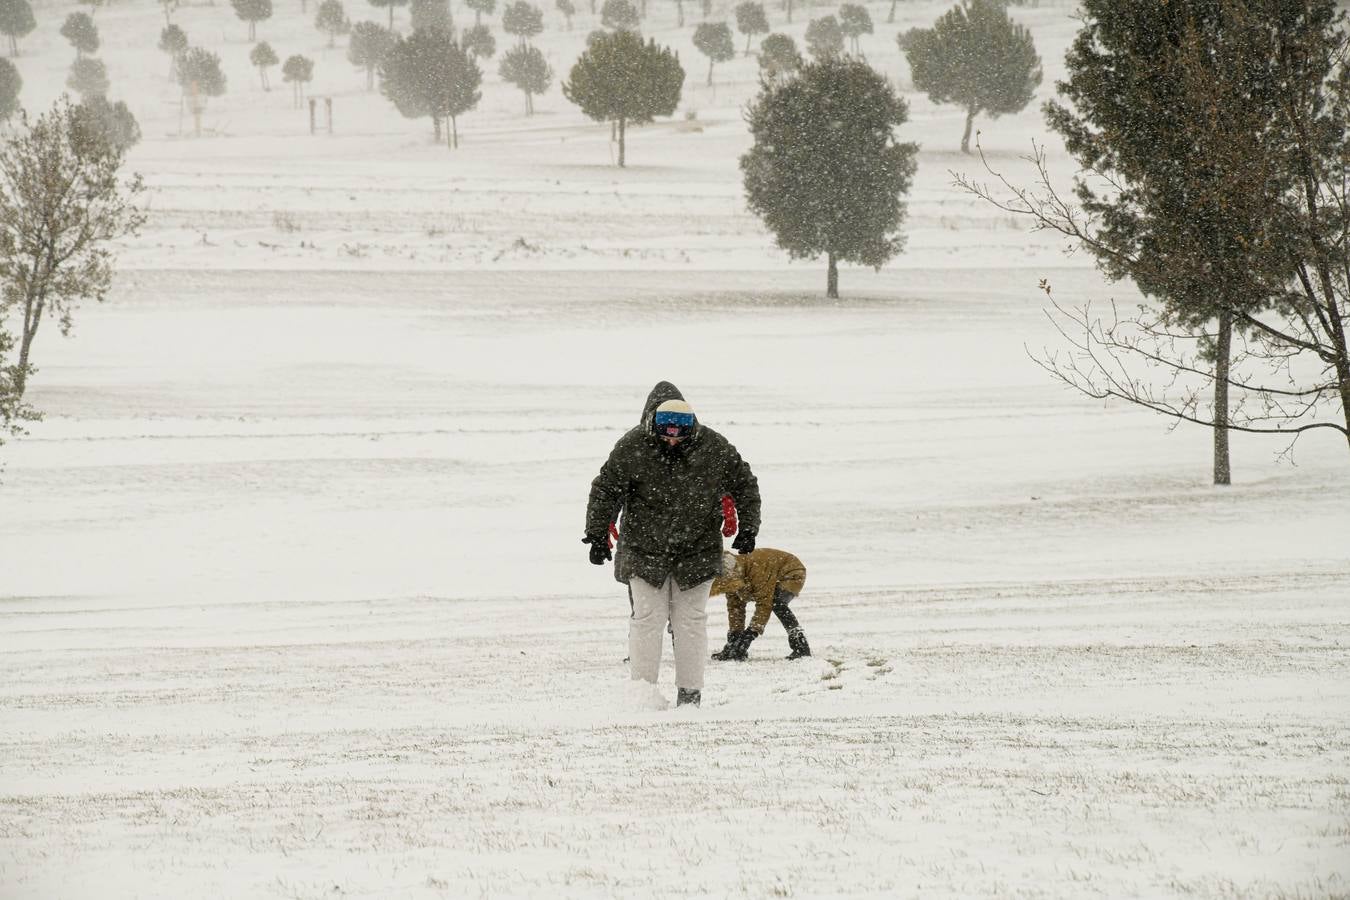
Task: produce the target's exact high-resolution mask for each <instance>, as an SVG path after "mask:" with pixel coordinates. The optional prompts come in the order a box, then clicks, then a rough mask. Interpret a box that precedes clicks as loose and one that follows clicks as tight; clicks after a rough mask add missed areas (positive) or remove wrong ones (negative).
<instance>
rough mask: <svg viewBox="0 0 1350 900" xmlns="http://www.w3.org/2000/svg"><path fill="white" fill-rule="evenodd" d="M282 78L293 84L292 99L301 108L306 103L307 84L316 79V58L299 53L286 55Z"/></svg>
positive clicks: (297, 107)
mask: <svg viewBox="0 0 1350 900" xmlns="http://www.w3.org/2000/svg"><path fill="white" fill-rule="evenodd" d="M281 80H282V81H284V82H286V83H287V84H289V85H290V86H291V99H292V100H293V102H294V105H295V108H296V109H300V108H301V107H303V106H304V104H305V85H307V84H309V83H310V82H311V81H313V80H314V60H312V59H310V58H309V57H307V56H302V55H300V54H299V53H297V54H295V55H294V56H288V57H286V61H285V62H284V63H282V64H281Z"/></svg>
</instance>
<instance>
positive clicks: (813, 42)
mask: <svg viewBox="0 0 1350 900" xmlns="http://www.w3.org/2000/svg"><path fill="white" fill-rule="evenodd" d="M806 51H807V52H808V53H810V54H811V56H812V57H814V58H815V60H816V61H817V62H821V61H824V60H826V59H828V58H829V57H831V56H839V55H840V54H841V53H843V52H844V31H843V29H841V28H840V27H839V20H838V19H836V18H835V17H834V16H825V17H823V18H820V19H812V20H811V23H810V24H809V25H807V26H806Z"/></svg>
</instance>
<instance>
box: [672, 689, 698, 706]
mask: <svg viewBox="0 0 1350 900" xmlns="http://www.w3.org/2000/svg"><path fill="white" fill-rule="evenodd" d="M702 702H703V692H702V691H696V690H694V689H693V688H680V689H679V690H677V691H676V692H675V705H676V706H684V705H685V704H686V703H692V704H694V705H695V706H698V705H700V704H701V703H702Z"/></svg>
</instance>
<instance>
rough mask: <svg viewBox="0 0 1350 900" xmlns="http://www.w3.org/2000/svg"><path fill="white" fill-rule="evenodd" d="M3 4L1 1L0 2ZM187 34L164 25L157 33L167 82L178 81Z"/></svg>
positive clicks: (179, 29)
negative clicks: (164, 56) (165, 56)
mask: <svg viewBox="0 0 1350 900" xmlns="http://www.w3.org/2000/svg"><path fill="white" fill-rule="evenodd" d="M0 2H3V0H0ZM187 48H188V39H187V34H185V33H184V32H183V29H181V28H179V27H178V26H177V25H165V26H164V30H163V31H161V32H160V33H159V49H160V50H162V51H163V52H165V53H167V54H169V80H170V81H177V80H178V58H179V57H180V56H182V55H183V54H184V53H186V52H187Z"/></svg>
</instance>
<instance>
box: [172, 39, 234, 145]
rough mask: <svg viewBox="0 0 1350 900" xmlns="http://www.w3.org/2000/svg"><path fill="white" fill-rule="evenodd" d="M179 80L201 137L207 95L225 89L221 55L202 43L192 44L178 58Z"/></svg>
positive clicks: (218, 93) (213, 95)
mask: <svg viewBox="0 0 1350 900" xmlns="http://www.w3.org/2000/svg"><path fill="white" fill-rule="evenodd" d="M178 84H179V86H180V87H181V88H182V89H183V100H184V101H185V102H186V103H187V106H188V108H189V109H190V110H192V120H193V134H195V135H196V136H198V137H201V133H202V112H203V111H205V109H206V102H207V99H208V98H210V97H219V96H220V95H222V94H224V93H225V72H224V71H223V70H222V69H221V68H220V57H219V56H217V55H216V54H214V53H212V52H211V51H210V50H205V49H203V48H201V47H190V48H188V49H187V50H185V51H184V52H183V54H182V56H180V57H179V60H178Z"/></svg>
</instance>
